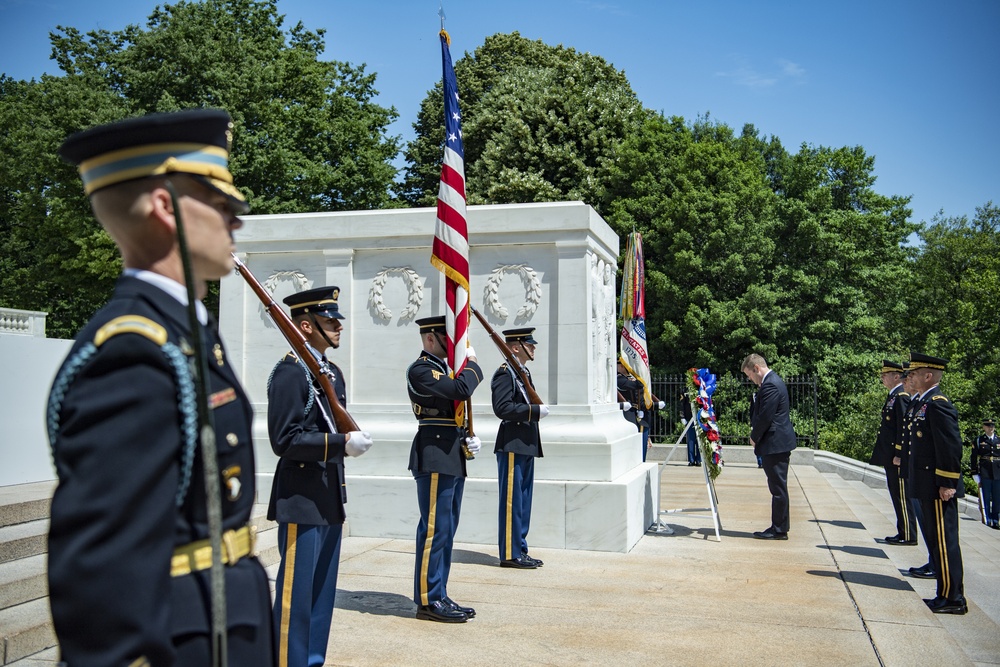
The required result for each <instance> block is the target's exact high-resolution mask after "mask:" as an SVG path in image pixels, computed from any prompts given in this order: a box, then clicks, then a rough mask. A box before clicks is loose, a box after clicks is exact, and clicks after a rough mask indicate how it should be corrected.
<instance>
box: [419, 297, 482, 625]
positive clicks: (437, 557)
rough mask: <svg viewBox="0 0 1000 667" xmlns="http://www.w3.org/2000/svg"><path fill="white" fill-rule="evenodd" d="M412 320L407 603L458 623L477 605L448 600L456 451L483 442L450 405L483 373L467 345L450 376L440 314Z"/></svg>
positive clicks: (475, 448) (456, 505) (459, 475)
mask: <svg viewBox="0 0 1000 667" xmlns="http://www.w3.org/2000/svg"><path fill="white" fill-rule="evenodd" d="M416 325H417V326H418V327H419V329H420V339H421V341H422V342H423V346H424V349H423V351H422V352H421V353H420V356H419V357H417V360H416V361H414V362H413V363H412V364H410V367H409V368H407V369H406V388H407V391H408V393H409V396H410V402H411V404H412V407H413V414H414V416H415V417H416V418H417V424H418V428H417V434H416V435H415V436H414V437H413V445H412V446H411V447H410V471H411V472H412V473H413V479H414V480H415V481H416V483H417V504H418V506H419V510H420V522H419V523H418V524H417V547H416V552H415V560H416V563H415V566H414V575H413V600H414V602H416V603H417V618H419V619H423V620H425V621H438V622H441V623H465V622H466V621H467V620H469V619H470V618H472V617H473V616H475V615H476V610H475V609H473V608H472V607H463V606H461V605H459V604H457V603H456V602H455V601H454V600H452V599H451V598H450V597H448V575H449V574H450V573H451V551H452V547H453V546H454V544H455V531H457V530H458V520H459V514H460V513H461V510H462V493H463V491H464V490H465V477H466V474H467V473H466V469H465V461H466V455H465V452H464V451H463V450H465V449H467V450H468V451H469V453H470V454H471V455H475V454H477V453H478V452H479V449H480V447H481V446H482V444H481V443H480V441H479V438H477V437H475V436H469V432H468V430H466V428H465V426H464V425H461V426H460V425H459V424H458V423H457V422H456V420H455V403H456V401H465V400H467V399H469V398H471V397H472V392H474V391H475V390H476V387H478V386H479V383H480V382H482V381H483V371H482V369H481V368H480V367H479V364H478V363H476V353H475V350H473V349H472V347H471V346H470V347H469V348H468V349H467V351H466V355H467V361H466V363H465V368H463V369H462V372H461V373H458V374H457V375H455V376H454V377H452V374H451V373H449V369H448V363H447V362H446V361H445V359H447V357H448V347H447V345H448V339H447V337H446V336H447V331H446V329H445V318H444V315H441V316H438V317H425V318H423V319H420V320H417V321H416Z"/></svg>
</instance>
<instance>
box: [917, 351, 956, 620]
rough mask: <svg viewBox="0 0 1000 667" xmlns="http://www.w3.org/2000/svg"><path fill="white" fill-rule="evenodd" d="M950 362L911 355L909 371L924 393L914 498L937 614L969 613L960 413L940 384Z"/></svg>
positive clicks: (919, 409) (919, 401)
mask: <svg viewBox="0 0 1000 667" xmlns="http://www.w3.org/2000/svg"><path fill="white" fill-rule="evenodd" d="M947 366H948V360H947V359H940V358H938V357H931V356H928V355H926V354H919V353H916V352H911V353H910V369H909V372H910V373H912V374H913V375H914V380H913V382H914V386H915V387H916V390H917V391H919V392H920V397H919V398H917V399H915V405H914V408H913V421H912V424H911V427H910V437H911V446H910V457H909V486H910V495H911V497H912V498H913V499H914V500H918V501H919V502H920V510H921V513H922V515H923V522H924V527H925V528H926V531H925V533H924V538H925V539H926V540H927V541H928V547H929V550H930V552H931V560H932V563H933V566H934V571H935V572H936V574H937V577H936V578H937V595H936V596H935V597H934V598H933V599H928V600H924V602H926V603H927V606H928V607H930V610H931V611H933V612H934V613H935V614H965V613H966V612H968V606H967V604H966V600H965V591H964V586H963V572H962V551H961V549H960V547H959V543H958V498H961V497H963V496H964V495H965V490H964V486H963V484H962V436H961V433H960V431H959V428H958V411H957V410H955V406H954V405H952V403H951V401H949V400H948V398H947V397H945V396H944V394H942V393H941V390H940V388H939V387H938V382H940V380H941V375H942V373H943V372H944V371H945V369H946V368H947Z"/></svg>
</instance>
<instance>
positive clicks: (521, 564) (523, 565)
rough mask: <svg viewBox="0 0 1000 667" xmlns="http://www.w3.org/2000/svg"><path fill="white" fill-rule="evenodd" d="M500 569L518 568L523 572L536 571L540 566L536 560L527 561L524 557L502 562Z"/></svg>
mask: <svg viewBox="0 0 1000 667" xmlns="http://www.w3.org/2000/svg"><path fill="white" fill-rule="evenodd" d="M500 567H516V568H518V569H521V570H534V569H535V568H536V567H538V565H537V564H536V563H535V561H534V560H527V559H526V558H525V557H524V556H518V557H517V558H510V559H508V560H502V561H500Z"/></svg>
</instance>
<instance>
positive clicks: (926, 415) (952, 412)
mask: <svg viewBox="0 0 1000 667" xmlns="http://www.w3.org/2000/svg"><path fill="white" fill-rule="evenodd" d="M909 477H910V486H909V493H910V496H911V497H912V498H916V499H918V500H937V499H938V498H940V495H939V491H938V487H942V486H943V487H945V488H951V489H955V497H956V498H962V497H964V496H965V485H964V484H962V435H961V433H960V432H959V430H958V411H957V410H956V409H955V406H954V405H952V402H951V401H949V400H948V399H947V398H946V397H945V396H944V394H942V393H941V390H940V389H939V388H938V387H932V388H931V389H929V390H928V391H927V392H926V393H925V394H923V395H922V396H921V397H920V399H919V400H918V401H916V406H915V407H913V418H912V423H911V426H910V460H909Z"/></svg>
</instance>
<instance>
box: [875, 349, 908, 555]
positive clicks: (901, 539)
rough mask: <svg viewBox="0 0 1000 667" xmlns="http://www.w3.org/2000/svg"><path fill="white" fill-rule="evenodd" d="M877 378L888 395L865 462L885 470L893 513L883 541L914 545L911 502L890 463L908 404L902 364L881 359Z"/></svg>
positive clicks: (899, 440) (901, 478)
mask: <svg viewBox="0 0 1000 667" xmlns="http://www.w3.org/2000/svg"><path fill="white" fill-rule="evenodd" d="M880 377H881V379H882V385H883V386H884V387H885V388H886V389H887V390H888V391H889V395H888V396H886V399H885V403H884V404H883V405H882V421H881V425H880V426H879V430H878V436H877V438H876V440H875V448H874V449H873V450H872V455H871V459H870V460H869V461H868V462H869V463H871V464H872V465H876V466H882V469H883V470H885V483H886V486H887V487H888V488H889V498H890V499H891V500H892V509H893V511H894V512H895V514H896V534H895V535H892V536H889V537H887V538H885V541H886V542H888V543H889V544H907V545H914V544H916V543H917V519H916V517H915V516H914V514H913V501H912V500H910V498H909V497H908V496H907V494H906V477H905V474H904V475H902V476H901V475H900V472H899V470H900V469H899V465H898V464H896V463H893V460H894V459H896V458H897V452H898V451H899V450H900V449H901V447H902V442H903V415H904V414H905V413H906V408H907V407H908V406H909V404H910V395H909V393H907V392H906V391H905V390H904V389H903V380H902V377H903V364H900V363H896V362H894V361H889V360H888V359H885V360H883V361H882V370H881V374H880Z"/></svg>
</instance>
